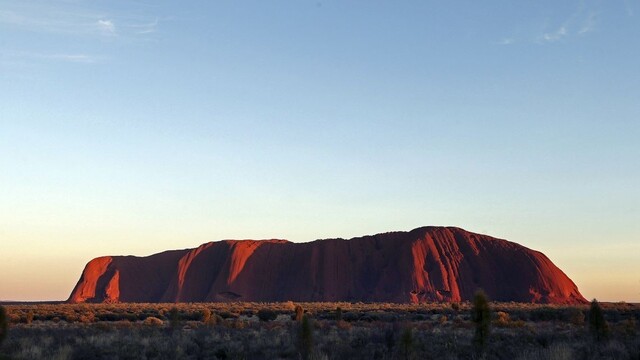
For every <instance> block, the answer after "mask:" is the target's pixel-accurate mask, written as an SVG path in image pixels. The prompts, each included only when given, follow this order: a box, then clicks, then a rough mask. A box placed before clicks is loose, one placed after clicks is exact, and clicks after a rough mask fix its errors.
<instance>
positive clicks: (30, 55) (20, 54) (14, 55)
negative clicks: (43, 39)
mask: <svg viewBox="0 0 640 360" xmlns="http://www.w3.org/2000/svg"><path fill="white" fill-rule="evenodd" d="M0 55H2V57H4V58H8V59H14V60H18V61H19V60H22V61H24V60H30V62H34V61H54V62H69V63H83V64H93V63H97V62H100V61H101V60H102V59H103V58H102V57H100V56H95V55H90V54H82V53H40V52H28V51H3V52H1V53H0Z"/></svg>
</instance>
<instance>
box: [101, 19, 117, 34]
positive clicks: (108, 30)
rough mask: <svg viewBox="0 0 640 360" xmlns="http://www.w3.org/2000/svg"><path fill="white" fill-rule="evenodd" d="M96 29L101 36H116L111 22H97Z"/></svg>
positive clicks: (114, 26)
mask: <svg viewBox="0 0 640 360" xmlns="http://www.w3.org/2000/svg"><path fill="white" fill-rule="evenodd" d="M96 24H97V26H98V29H99V30H100V32H101V33H102V34H103V35H115V34H116V25H115V24H114V23H113V21H111V20H102V19H101V20H98V22H97V23H96Z"/></svg>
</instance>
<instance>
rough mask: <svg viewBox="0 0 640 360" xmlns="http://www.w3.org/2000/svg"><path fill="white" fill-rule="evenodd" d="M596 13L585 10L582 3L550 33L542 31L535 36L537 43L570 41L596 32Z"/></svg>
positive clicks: (585, 7)
mask: <svg viewBox="0 0 640 360" xmlns="http://www.w3.org/2000/svg"><path fill="white" fill-rule="evenodd" d="M597 23H598V12H596V11H594V10H592V9H589V8H587V6H586V5H585V3H584V2H580V6H578V8H577V9H576V11H574V12H573V13H572V14H570V15H569V16H568V17H567V18H566V20H565V21H563V22H562V23H561V25H559V26H558V27H557V28H555V29H554V30H552V31H544V32H543V33H542V34H541V35H539V36H537V38H536V42H538V43H554V42H559V41H562V40H565V39H570V38H572V37H575V36H576V35H585V34H587V33H590V32H593V31H595V30H596V26H597Z"/></svg>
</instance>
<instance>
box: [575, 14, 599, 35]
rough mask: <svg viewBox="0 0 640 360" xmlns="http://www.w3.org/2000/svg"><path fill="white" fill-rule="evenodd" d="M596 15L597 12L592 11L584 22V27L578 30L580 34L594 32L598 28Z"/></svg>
mask: <svg viewBox="0 0 640 360" xmlns="http://www.w3.org/2000/svg"><path fill="white" fill-rule="evenodd" d="M596 16H597V14H596V13H595V12H590V13H589V16H587V17H586V19H584V21H583V22H582V27H581V28H580V30H578V34H586V33H589V32H592V31H593V30H594V29H595V28H596Z"/></svg>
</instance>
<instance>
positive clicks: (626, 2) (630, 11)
mask: <svg viewBox="0 0 640 360" xmlns="http://www.w3.org/2000/svg"><path fill="white" fill-rule="evenodd" d="M623 1H624V9H625V11H626V12H627V16H633V15H634V11H633V8H632V7H631V1H630V0H623Z"/></svg>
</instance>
